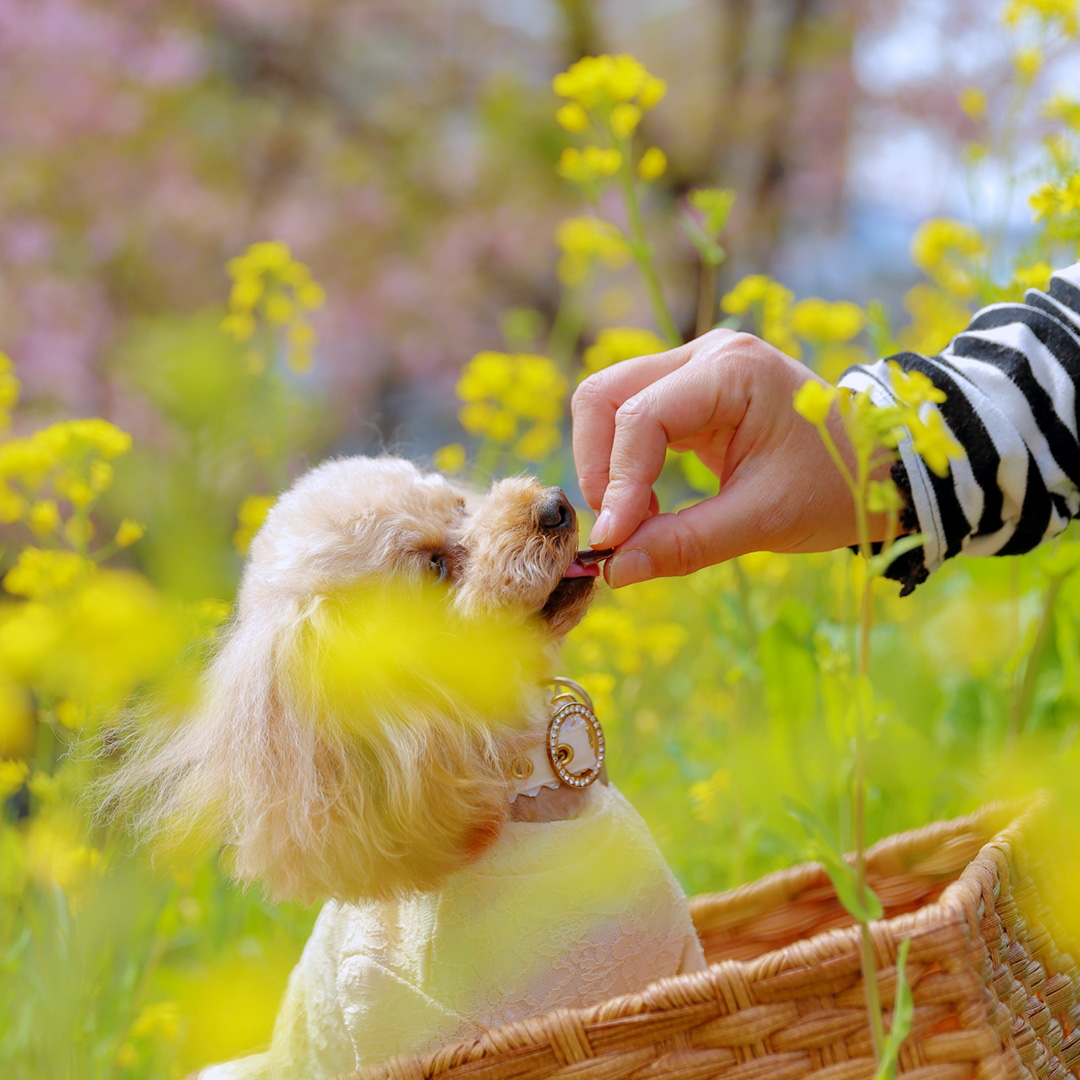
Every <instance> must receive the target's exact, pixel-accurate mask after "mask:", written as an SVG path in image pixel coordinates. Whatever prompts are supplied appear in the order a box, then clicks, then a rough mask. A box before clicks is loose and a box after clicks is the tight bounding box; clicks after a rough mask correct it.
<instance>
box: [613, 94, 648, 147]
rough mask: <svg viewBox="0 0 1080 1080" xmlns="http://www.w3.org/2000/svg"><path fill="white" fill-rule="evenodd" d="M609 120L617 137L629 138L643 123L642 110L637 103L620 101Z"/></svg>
mask: <svg viewBox="0 0 1080 1080" xmlns="http://www.w3.org/2000/svg"><path fill="white" fill-rule="evenodd" d="M609 122H610V124H611V133H612V134H613V135H614V136H615V138H616V139H629V138H630V136H631V135H633V134H634V132H635V131H637V126H638V124H640V123H641V110H640V109H639V108H638V107H637V106H636V105H631V104H629V103H628V102H625V101H624V102H620V104H618V105H616V106H615V107H614V108H613V109H612V110H611V116H610V118H609Z"/></svg>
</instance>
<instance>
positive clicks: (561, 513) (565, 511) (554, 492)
mask: <svg viewBox="0 0 1080 1080" xmlns="http://www.w3.org/2000/svg"><path fill="white" fill-rule="evenodd" d="M537 519H538V520H539V522H540V528H541V529H549V530H551V531H553V532H562V531H564V530H566V529H572V528H575V527H576V526H577V514H575V513H574V508H573V507H572V506H571V505H570V500H569V499H568V498H567V497H566V492H564V491H563V489H562V488H548V490H547V491H546V492H545V493H544V498H543V499H542V500H541V502H540V507H539V510H538V512H537Z"/></svg>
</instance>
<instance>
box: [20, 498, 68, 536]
mask: <svg viewBox="0 0 1080 1080" xmlns="http://www.w3.org/2000/svg"><path fill="white" fill-rule="evenodd" d="M26 523H27V524H28V525H29V526H30V529H31V531H32V532H33V533H34V535H35V536H48V535H50V534H51V533H54V532H56V530H57V529H58V528H59V527H60V511H59V510H58V509H57V508H56V503H55V502H54V501H53V500H52V499H42V500H41V501H40V502H36V503H34V505H33V506H31V507H30V513H29V514H27V515H26Z"/></svg>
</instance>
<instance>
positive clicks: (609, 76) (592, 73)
mask: <svg viewBox="0 0 1080 1080" xmlns="http://www.w3.org/2000/svg"><path fill="white" fill-rule="evenodd" d="M657 83H662V80H659V79H656V78H655V77H654V76H651V75H650V74H649V72H648V71H646V69H645V65H644V64H642V63H641V61H639V60H637V59H635V58H634V57H633V56H628V55H622V56H610V55H606V54H605V55H602V56H583V57H582V58H581V59H580V60H578V61H577V62H576V63H574V64H571V65H570V67H569V68H568V69H567V70H566V71H563V72H560V73H559V74H558V75H556V76H555V78H554V79H553V80H552V84H551V85H552V89H554V91H555V93H556V94H558V95H559V97H565V98H569V99H570V100H571V101H575V102H577V104H579V105H580V106H581V107H582V108H584V109H590V110H592V109H597V110H601V109H610V108H612V107H613V106H614V105H616V104H619V103H620V102H628V101H633V100H634V99H635V98H638V97H639V96H640V95H641V94H642V93H643V92H644V94H645V101H646V104H642V108H644V109H650V108H652V107H653V106H654V105H656V104H657V103H658V102H659V101H660V99H661V98H662V97H663V96H664V95H663V89H660V88H659V87H658V86H657V85H656V84H657ZM664 89H666V87H665V88H664Z"/></svg>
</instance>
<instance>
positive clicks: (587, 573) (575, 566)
mask: <svg viewBox="0 0 1080 1080" xmlns="http://www.w3.org/2000/svg"><path fill="white" fill-rule="evenodd" d="M599 573H600V564H599V563H593V564H592V565H591V566H585V565H584V563H582V562H580V561H579V560H578V559H575V560H574V561H573V562H572V563H571V564H570V565H569V566H568V567H567V568H566V573H565V574H564V575H563V577H597V576H598V575H599Z"/></svg>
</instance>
